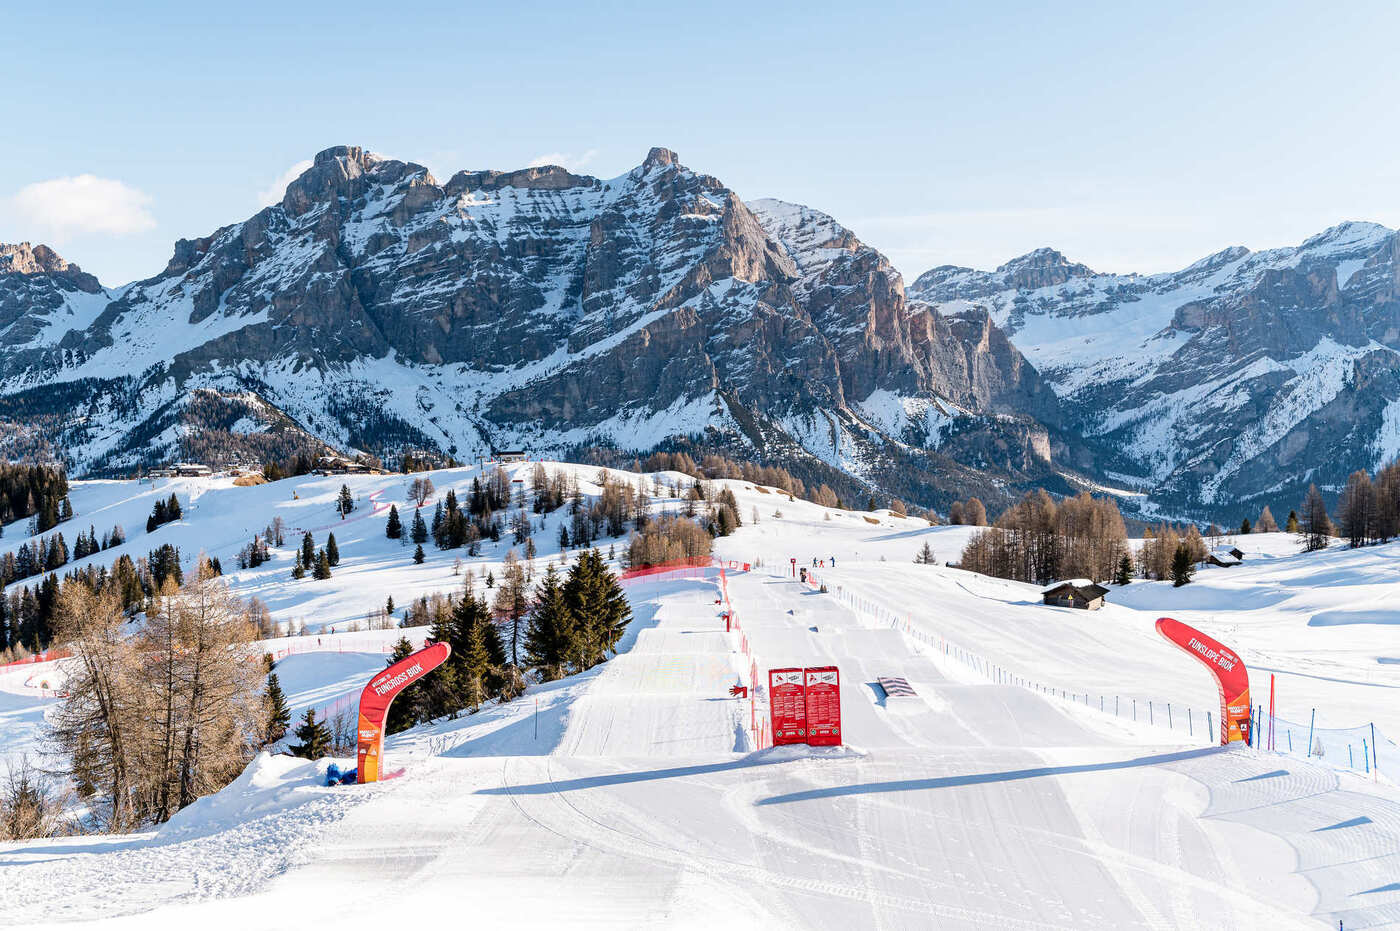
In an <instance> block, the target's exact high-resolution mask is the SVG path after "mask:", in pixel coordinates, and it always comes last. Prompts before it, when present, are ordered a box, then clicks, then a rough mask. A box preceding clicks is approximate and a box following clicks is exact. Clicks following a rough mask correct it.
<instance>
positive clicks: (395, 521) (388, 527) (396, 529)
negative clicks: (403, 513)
mask: <svg viewBox="0 0 1400 931" xmlns="http://www.w3.org/2000/svg"><path fill="white" fill-rule="evenodd" d="M384 536H386V537H388V538H389V539H390V540H398V539H400V538H402V537H403V524H402V523H400V522H399V508H398V505H395V504H391V505H389V519H388V520H387V521H385V522H384Z"/></svg>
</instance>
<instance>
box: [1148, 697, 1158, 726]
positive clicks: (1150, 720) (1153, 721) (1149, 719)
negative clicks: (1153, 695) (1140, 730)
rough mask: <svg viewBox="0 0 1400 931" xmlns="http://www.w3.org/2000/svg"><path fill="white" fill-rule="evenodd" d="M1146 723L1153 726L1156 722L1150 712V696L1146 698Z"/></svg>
mask: <svg viewBox="0 0 1400 931" xmlns="http://www.w3.org/2000/svg"><path fill="white" fill-rule="evenodd" d="M1147 723H1148V724H1152V725H1154V726H1155V725H1156V723H1157V722H1156V721H1155V720H1154V719H1153V714H1152V699H1150V698H1149V699H1148V700H1147Z"/></svg>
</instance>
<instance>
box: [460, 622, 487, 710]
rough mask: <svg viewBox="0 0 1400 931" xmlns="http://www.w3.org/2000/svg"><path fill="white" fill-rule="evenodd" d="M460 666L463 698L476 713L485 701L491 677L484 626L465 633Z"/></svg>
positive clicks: (478, 626) (479, 625)
mask: <svg viewBox="0 0 1400 931" xmlns="http://www.w3.org/2000/svg"><path fill="white" fill-rule="evenodd" d="M462 666H463V673H464V675H463V682H462V684H463V698H464V699H465V700H466V703H467V706H468V707H469V708H471V710H472V711H476V710H477V709H478V708H480V707H481V703H482V702H483V701H485V700H486V694H487V692H486V689H487V685H486V682H487V679H488V678H489V677H490V675H491V666H490V653H489V650H488V649H487V646H486V628H485V625H481V624H478V625H477V626H475V627H473V628H472V629H471V630H470V631H469V632H468V633H467V649H466V651H465V653H464V654H463V663H462Z"/></svg>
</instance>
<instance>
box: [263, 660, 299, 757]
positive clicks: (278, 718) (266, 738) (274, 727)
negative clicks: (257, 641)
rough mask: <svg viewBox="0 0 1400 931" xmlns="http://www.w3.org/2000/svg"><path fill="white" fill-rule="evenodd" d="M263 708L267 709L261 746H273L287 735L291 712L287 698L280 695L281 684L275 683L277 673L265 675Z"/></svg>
mask: <svg viewBox="0 0 1400 931" xmlns="http://www.w3.org/2000/svg"><path fill="white" fill-rule="evenodd" d="M263 706H264V707H265V708H266V709H267V718H266V720H267V723H266V724H265V725H264V727H263V746H267V745H268V744H275V743H277V741H279V740H281V739H282V738H283V737H285V736H286V734H287V727H288V726H289V725H290V724H291V723H292V710H291V709H290V708H288V707H287V696H286V695H284V694H283V693H282V683H280V682H278V681H277V673H275V672H269V673H268V674H267V690H266V691H264V692H263Z"/></svg>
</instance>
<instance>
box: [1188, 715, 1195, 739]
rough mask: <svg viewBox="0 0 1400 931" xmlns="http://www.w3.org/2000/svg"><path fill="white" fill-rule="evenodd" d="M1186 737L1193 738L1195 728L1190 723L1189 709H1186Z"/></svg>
mask: <svg viewBox="0 0 1400 931" xmlns="http://www.w3.org/2000/svg"><path fill="white" fill-rule="evenodd" d="M1186 736H1187V737H1195V736H1196V727H1195V725H1194V724H1192V723H1191V709H1190V708H1187V709H1186Z"/></svg>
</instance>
